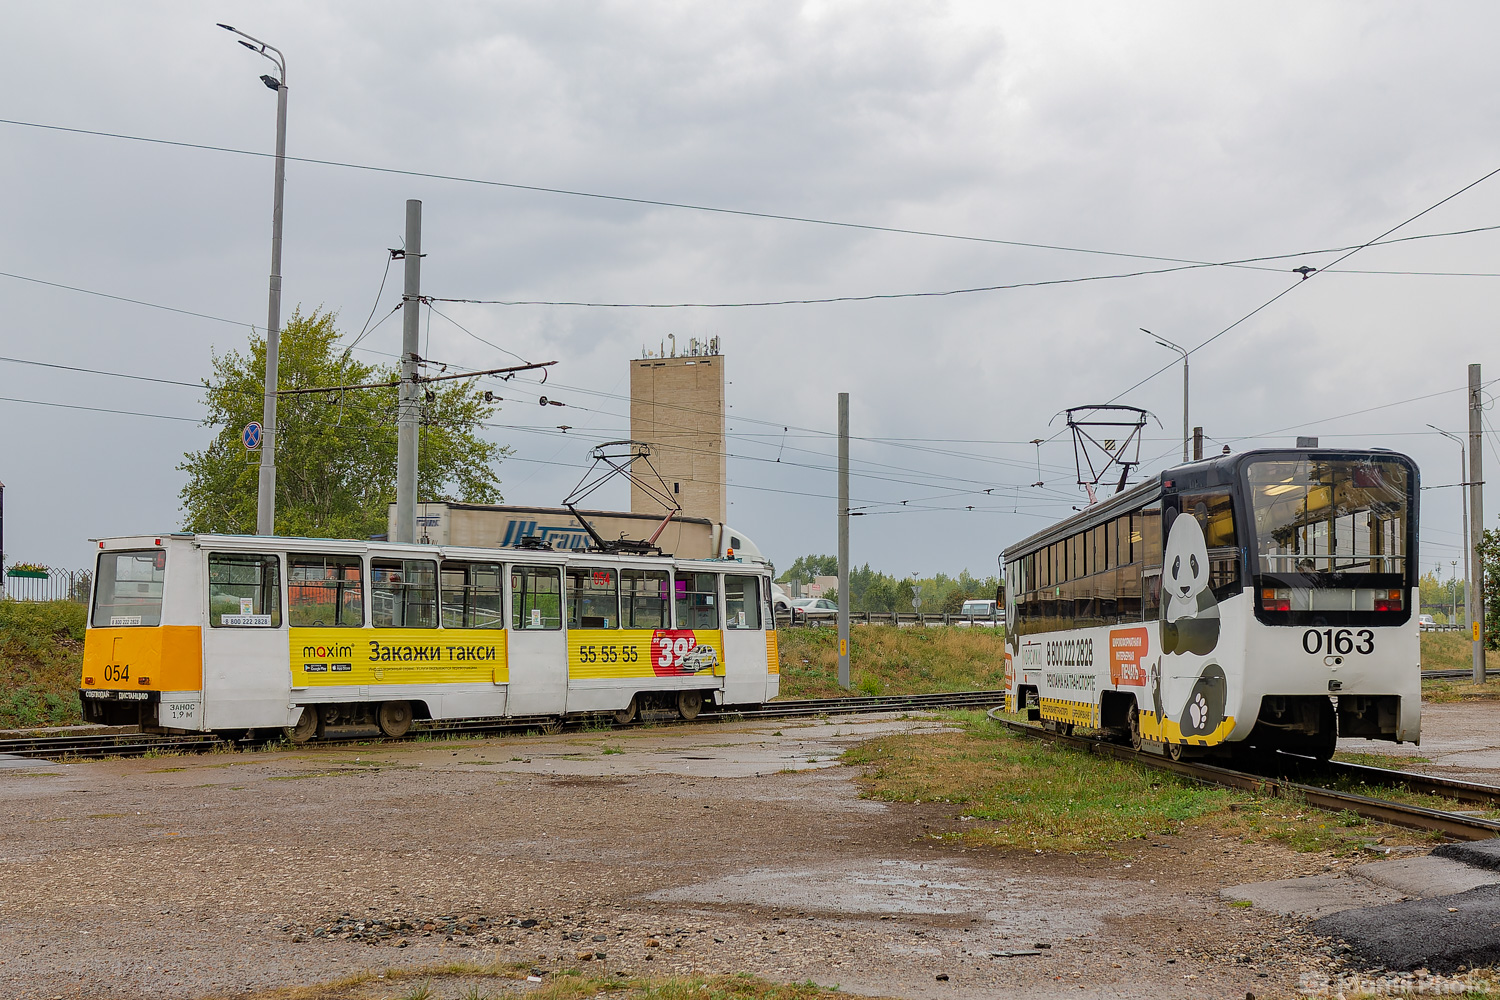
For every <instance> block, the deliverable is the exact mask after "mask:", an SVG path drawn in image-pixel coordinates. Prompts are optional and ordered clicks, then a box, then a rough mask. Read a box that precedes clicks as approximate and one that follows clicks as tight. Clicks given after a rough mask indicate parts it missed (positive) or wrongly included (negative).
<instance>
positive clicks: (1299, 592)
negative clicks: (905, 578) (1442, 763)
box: [1004, 449, 1421, 758]
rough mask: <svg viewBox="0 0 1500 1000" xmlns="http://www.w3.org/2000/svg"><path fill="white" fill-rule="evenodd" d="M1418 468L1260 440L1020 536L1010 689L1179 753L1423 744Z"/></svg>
mask: <svg viewBox="0 0 1500 1000" xmlns="http://www.w3.org/2000/svg"><path fill="white" fill-rule="evenodd" d="M1417 498H1418V476H1417V468H1416V465H1415V464H1414V463H1413V462H1412V461H1411V459H1409V458H1407V457H1406V456H1404V455H1398V454H1396V453H1394V452H1389V451H1378V450H1375V451H1327V450H1317V449H1296V450H1286V451H1250V452H1245V453H1243V454H1239V455H1225V456H1221V457H1216V458H1214V459H1211V460H1207V461H1202V462H1195V463H1193V464H1191V465H1185V466H1182V467H1179V468H1174V469H1169V470H1167V471H1166V472H1163V473H1161V475H1160V476H1159V477H1157V478H1154V479H1152V480H1150V481H1148V482H1146V483H1143V484H1141V485H1139V486H1137V487H1134V488H1133V489H1131V490H1129V491H1127V492H1124V493H1121V494H1118V495H1117V496H1114V497H1111V498H1109V499H1108V500H1105V501H1102V502H1100V503H1097V504H1094V505H1092V506H1090V507H1089V508H1087V509H1086V510H1084V511H1083V512H1081V513H1079V514H1077V515H1075V516H1073V517H1070V518H1068V519H1067V520H1065V521H1062V522H1061V523H1059V524H1056V525H1054V526H1052V527H1050V528H1048V529H1046V530H1045V531H1042V532H1038V533H1037V534H1035V535H1033V536H1032V537H1030V538H1028V539H1026V540H1025V541H1023V542H1020V543H1018V544H1016V545H1014V546H1011V547H1010V548H1008V549H1006V551H1005V556H1004V558H1005V562H1006V575H1005V576H1006V579H1005V586H1006V593H1007V599H1008V604H1009V610H1008V619H1009V621H1008V624H1009V627H1010V631H1009V634H1008V636H1007V652H1006V691H1007V693H1006V702H1007V707H1009V708H1010V709H1011V710H1013V711H1014V710H1018V709H1020V708H1025V709H1027V710H1028V711H1029V712H1030V714H1031V715H1032V717H1033V718H1040V719H1042V720H1044V721H1045V722H1046V723H1047V724H1049V725H1051V726H1053V727H1071V726H1072V725H1075V724H1076V725H1084V726H1093V727H1098V728H1101V729H1104V730H1106V731H1108V732H1110V733H1111V734H1112V735H1114V736H1115V737H1116V738H1118V739H1121V740H1125V739H1128V740H1130V742H1131V743H1133V744H1134V745H1136V746H1137V747H1142V748H1145V749H1150V750H1154V751H1159V752H1165V753H1167V754H1168V755H1170V756H1173V757H1180V756H1182V755H1183V754H1185V753H1205V752H1208V751H1209V748H1214V747H1219V748H1221V749H1222V748H1225V747H1227V748H1230V749H1235V748H1249V747H1254V748H1257V749H1262V750H1265V749H1282V750H1288V751H1291V752H1296V753H1303V754H1309V755H1312V756H1317V757H1323V758H1327V757H1329V756H1331V755H1332V754H1333V751H1334V746H1335V742H1336V740H1337V739H1338V737H1339V736H1346V737H1365V738H1368V739H1381V740H1393V741H1396V742H1412V743H1415V742H1418V740H1419V737H1420V734H1421V653H1420V644H1419V639H1420V636H1419V633H1418V628H1419V626H1418V623H1417V617H1416V615H1415V614H1414V610H1415V607H1416V602H1417V594H1418V591H1417V578H1416V569H1417Z"/></svg>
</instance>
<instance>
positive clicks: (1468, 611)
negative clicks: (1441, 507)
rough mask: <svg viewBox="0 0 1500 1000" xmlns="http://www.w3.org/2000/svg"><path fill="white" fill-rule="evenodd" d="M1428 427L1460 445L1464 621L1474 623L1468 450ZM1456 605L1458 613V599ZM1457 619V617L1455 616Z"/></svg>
mask: <svg viewBox="0 0 1500 1000" xmlns="http://www.w3.org/2000/svg"><path fill="white" fill-rule="evenodd" d="M1427 426H1428V427H1431V428H1432V429H1433V430H1435V431H1437V432H1438V433H1439V434H1441V435H1442V436H1443V437H1445V438H1447V439H1448V440H1449V441H1452V442H1454V443H1455V444H1457V445H1458V486H1459V489H1458V498H1459V501H1460V502H1461V503H1462V504H1463V511H1464V621H1465V622H1472V621H1473V620H1474V617H1473V614H1472V611H1473V609H1472V608H1471V607H1470V604H1469V591H1470V590H1471V589H1472V588H1473V585H1474V578H1473V577H1472V576H1470V575H1469V494H1468V493H1467V492H1465V490H1464V488H1463V487H1464V484H1465V483H1466V482H1467V480H1468V478H1469V476H1468V471H1469V459H1468V457H1467V454H1466V452H1467V449H1466V448H1465V447H1464V439H1463V438H1461V437H1459V436H1458V435H1457V434H1453V433H1450V432H1449V431H1445V430H1443V429H1442V428H1441V427H1439V426H1438V425H1437V424H1428V425H1427ZM1454 603H1455V611H1456V610H1457V607H1456V606H1457V600H1456V599H1455V602H1454ZM1455 617H1457V616H1456V615H1455Z"/></svg>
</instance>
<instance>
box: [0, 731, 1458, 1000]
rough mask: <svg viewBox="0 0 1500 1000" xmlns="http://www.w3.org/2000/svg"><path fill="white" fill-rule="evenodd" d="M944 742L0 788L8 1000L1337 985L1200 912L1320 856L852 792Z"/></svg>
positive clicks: (1255, 928)
mask: <svg viewBox="0 0 1500 1000" xmlns="http://www.w3.org/2000/svg"><path fill="white" fill-rule="evenodd" d="M1452 707H1453V708H1468V706H1452ZM935 725H938V723H936V722H933V721H931V720H922V719H918V718H897V717H894V716H884V717H870V716H863V717H848V718H836V719H830V720H822V721H817V722H808V723H797V722H755V723H747V722H742V723H724V724H714V723H706V724H700V725H695V726H680V727H659V728H637V729H631V730H626V731H620V732H585V733H571V734H563V735H559V736H552V737H544V736H530V737H507V738H503V739H501V738H494V739H486V740H468V741H461V742H404V743H394V744H378V745H365V746H358V747H329V748H313V749H307V748H302V749H297V750H287V751H276V752H256V753H238V754H210V755H196V756H182V757H167V758H155V759H134V760H119V761H95V762H81V763H71V764H53V765H47V766H42V767H38V768H29V769H28V768H20V769H6V770H0V817H4V819H3V822H0V886H3V889H0V996H4V997H7V998H11V997H14V998H53V997H64V998H69V1000H71V998H75V997H91V998H92V997H111V998H113V997H121V998H124V997H131V998H146V997H152V998H156V997H172V998H196V997H201V996H205V995H210V994H211V995H215V996H234V995H239V994H243V993H246V992H249V991H252V990H256V989H263V988H267V987H274V986H288V985H306V984H311V983H316V982H320V981H326V980H330V979H333V978H335V977H338V976H341V975H345V974H348V973H351V972H355V971H359V970H365V969H382V968H403V967H413V966H420V965H425V964H428V963H434V962H445V961H455V960H462V961H494V960H504V961H522V962H527V963H531V964H533V965H535V966H536V967H537V969H539V970H544V971H545V970H553V971H555V970H558V969H563V968H587V969H594V970H599V971H602V970H603V969H608V970H609V971H611V972H630V973H651V972H657V973H666V972H670V971H673V970H679V971H689V970H691V971H698V972H710V973H717V972H751V973H756V974H759V975H763V976H765V977H767V978H770V979H773V980H782V981H791V980H807V979H811V980H813V981H816V982H818V983H820V984H824V985H833V984H838V985H839V986H841V987H842V988H843V989H844V990H846V991H850V992H854V993H864V994H872V995H882V996H900V997H913V998H917V997H923V998H925V997H944V998H957V997H964V998H968V997H991V996H993V997H999V996H1005V997H1059V996H1095V995H1111V996H1121V997H1143V998H1144V997H1153V998H1156V997H1234V998H1236V1000H1238V998H1243V997H1245V996H1246V994H1247V993H1253V994H1254V995H1255V996H1257V997H1263V996H1287V995H1295V993H1296V988H1297V984H1298V981H1299V977H1300V976H1301V975H1302V974H1304V973H1308V972H1316V971H1318V970H1320V969H1324V968H1326V967H1328V965H1329V964H1330V963H1331V961H1332V957H1331V956H1332V955H1333V954H1335V953H1334V952H1333V951H1332V949H1330V948H1329V947H1327V946H1326V945H1323V944H1321V943H1320V942H1316V941H1313V940H1312V939H1310V938H1308V937H1307V936H1305V935H1304V934H1303V933H1302V932H1301V931H1300V930H1299V926H1298V925H1297V924H1295V923H1294V922H1292V921H1289V920H1286V919H1284V918H1277V917H1274V916H1270V915H1267V914H1265V913H1261V912H1255V911H1247V910H1242V909H1238V908H1235V907H1233V906H1231V905H1230V904H1228V903H1226V902H1225V901H1223V900H1220V899H1219V898H1218V896H1217V892H1218V889H1219V887H1220V886H1222V885H1226V884H1232V883H1236V882H1246V881H1250V880H1253V879H1257V878H1265V879H1270V878H1282V877H1288V876H1293V875H1299V874H1313V873H1321V872H1323V871H1325V870H1329V869H1330V868H1333V867H1334V866H1335V865H1336V862H1332V861H1330V859H1328V858H1326V857H1324V856H1322V855H1305V854H1295V853H1292V852H1291V851H1289V850H1287V849H1285V848H1282V847H1280V846H1254V845H1243V844H1241V843H1239V842H1238V841H1237V840H1233V839H1224V838H1216V837H1213V836H1211V835H1208V834H1197V835H1187V836H1182V837H1164V838H1155V839H1152V840H1149V841H1143V842H1138V843H1136V844H1134V845H1126V846H1124V847H1123V848H1122V850H1121V853H1120V855H1119V856H1115V857H1104V856H1083V857H1074V856H1067V855H1061V856H1057V855H1043V854H1026V853H1015V852H998V851H978V850H972V849H970V850H965V849H963V848H962V847H960V846H957V844H955V843H954V842H953V841H946V842H945V841H940V840H938V839H936V835H938V834H940V833H941V832H942V831H945V830H951V829H954V828H956V827H958V826H961V825H962V824H963V823H964V822H965V820H964V819H963V818H962V817H961V816H960V815H958V810H957V809H956V808H955V807H953V806H948V805H944V804H942V803H921V804H915V805H906V804H885V803H879V802H873V801H869V800H863V799H860V798H859V796H858V792H857V790H856V788H855V786H854V784H853V783H852V781H851V778H852V777H853V775H854V772H853V770H852V769H850V768H848V767H844V766H842V765H839V764H837V757H838V755H839V754H840V753H841V752H842V751H843V750H844V749H846V748H847V747H849V746H851V745H853V744H854V743H856V742H859V741H861V740H864V739H868V738H870V737H872V736H875V735H879V734H882V733H887V732H892V731H898V730H905V729H912V728H921V727H931V726H935ZM1016 952H1020V953H1022V954H1013V953H1016ZM1028 952H1035V954H1026V953H1028ZM585 963H593V964H591V965H586V964H585ZM941 977H946V978H941ZM372 989H374V990H375V991H376V992H374V993H372V994H371V995H372V996H379V995H386V994H382V993H380V992H379V989H380V987H379V986H378V984H377V985H376V986H374V987H372ZM408 989H409V986H408V987H400V988H398V987H395V986H392V987H390V988H389V991H388V995H389V996H393V997H395V996H401V995H404V994H405V992H406V991H407V990H408Z"/></svg>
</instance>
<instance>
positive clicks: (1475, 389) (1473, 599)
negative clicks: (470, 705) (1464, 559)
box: [1464, 365, 1484, 684]
mask: <svg viewBox="0 0 1500 1000" xmlns="http://www.w3.org/2000/svg"><path fill="white" fill-rule="evenodd" d="M1483 405H1484V395H1483V393H1482V391H1481V390H1480V379H1479V366H1478V365H1470V366H1469V538H1468V542H1469V546H1468V547H1469V567H1470V570H1469V572H1470V579H1469V581H1468V588H1467V590H1468V595H1469V599H1468V600H1467V601H1465V602H1464V603H1465V604H1467V605H1468V608H1469V636H1470V638H1471V640H1472V641H1473V643H1474V683H1475V684H1483V683H1484V563H1483V562H1482V561H1481V560H1480V558H1479V546H1480V543H1481V542H1483V541H1484V452H1483V447H1482V446H1483V442H1482V441H1481V440H1480V435H1481V434H1482V433H1483V429H1482V427H1481V425H1480V418H1481V416H1482V412H1483V411H1482V410H1481V407H1482V406H1483Z"/></svg>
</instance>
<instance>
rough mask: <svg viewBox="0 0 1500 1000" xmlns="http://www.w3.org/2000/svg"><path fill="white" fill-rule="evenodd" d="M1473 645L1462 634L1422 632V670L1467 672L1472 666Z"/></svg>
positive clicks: (1464, 634) (1467, 637)
mask: <svg viewBox="0 0 1500 1000" xmlns="http://www.w3.org/2000/svg"><path fill="white" fill-rule="evenodd" d="M1473 648H1474V647H1473V644H1472V643H1471V642H1470V640H1469V636H1468V635H1467V634H1466V633H1464V632H1423V633H1422V669H1423V670H1468V669H1469V668H1470V667H1472V666H1473V665H1474V661H1473V659H1472V657H1473V652H1472V650H1473Z"/></svg>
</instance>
